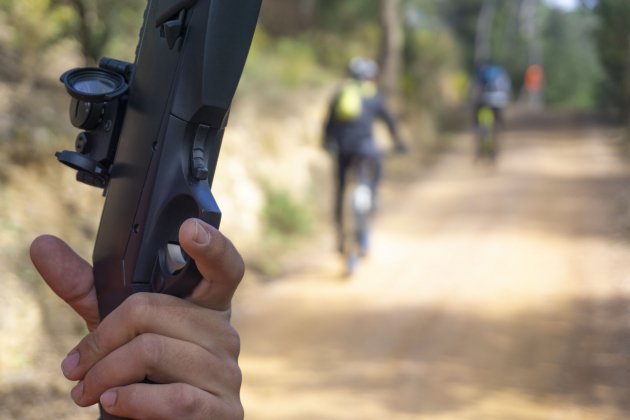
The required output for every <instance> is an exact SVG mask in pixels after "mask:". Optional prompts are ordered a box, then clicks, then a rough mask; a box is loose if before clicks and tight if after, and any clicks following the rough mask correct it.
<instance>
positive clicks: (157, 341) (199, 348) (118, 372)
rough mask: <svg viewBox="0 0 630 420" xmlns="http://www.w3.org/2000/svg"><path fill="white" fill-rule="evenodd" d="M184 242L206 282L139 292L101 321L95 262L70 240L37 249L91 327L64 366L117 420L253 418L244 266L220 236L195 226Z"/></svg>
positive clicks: (51, 278) (46, 271) (187, 228)
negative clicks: (234, 319) (248, 405)
mask: <svg viewBox="0 0 630 420" xmlns="http://www.w3.org/2000/svg"><path fill="white" fill-rule="evenodd" d="M179 240H180V244H181V246H182V248H183V249H184V250H185V251H186V253H187V254H188V255H189V256H190V257H191V258H193V259H194V260H195V262H196V264H197V267H198V268H199V271H200V272H201V274H202V275H203V276H204V279H205V280H204V281H202V282H201V283H200V284H199V285H198V286H197V287H196V288H195V290H194V291H193V293H192V294H191V296H190V297H188V298H187V299H179V298H176V297H173V296H168V295H163V294H153V293H138V294H135V295H132V296H130V297H129V298H128V299H127V300H125V302H123V304H122V305H120V306H119V307H118V308H116V309H115V310H114V311H113V312H112V313H111V314H109V315H108V316H107V317H106V318H105V319H104V320H103V321H102V322H100V323H99V317H98V306H97V302H96V292H95V289H94V281H93V277H92V268H91V267H90V266H89V264H88V263H87V262H85V261H84V260H82V259H81V258H80V257H79V256H78V255H77V254H76V253H75V252H74V251H72V250H71V249H70V247H68V245H66V244H65V243H64V242H63V241H61V240H60V239H57V238H54V237H51V236H43V237H40V238H37V239H36V240H35V241H34V242H33V244H32V246H31V258H32V260H33V263H34V265H35V267H36V268H37V269H38V271H39V272H40V273H41V275H42V277H43V278H44V280H45V281H46V283H48V285H49V286H50V287H51V288H52V290H53V291H54V292H55V293H56V294H57V295H59V296H60V297H61V298H62V299H63V300H64V301H66V302H67V303H68V304H69V305H70V306H71V307H72V308H74V309H75V311H76V312H77V313H78V314H79V315H80V316H81V317H83V319H84V320H85V321H86V323H87V326H88V329H89V330H90V333H89V334H88V335H87V336H86V337H84V338H83V339H82V340H81V342H80V343H79V344H78V345H77V346H76V347H75V348H74V349H73V350H72V351H71V352H70V353H69V355H68V356H67V357H66V359H65V360H64V361H63V363H62V370H63V372H64V375H65V376H66V377H67V378H68V379H71V380H78V381H80V382H79V383H78V384H77V385H76V386H75V387H74V389H73V390H72V391H71V396H72V398H73V400H74V401H75V402H76V403H77V404H78V405H80V406H88V405H92V404H95V403H97V402H98V401H99V400H100V402H101V404H102V405H103V407H104V408H105V410H106V411H107V412H108V413H110V414H112V415H115V416H121V417H130V418H139V419H140V418H156V419H161V418H165V419H167V418H170V419H172V418H187V419H188V418H190V419H195V418H220V419H223V418H229V419H233V418H242V417H243V409H242V406H241V403H240V398H239V393H240V384H241V372H240V369H239V367H238V363H237V358H238V353H239V350H240V343H239V337H238V334H237V332H236V331H235V330H234V329H233V327H232V326H231V325H230V322H229V318H230V302H231V298H232V295H233V293H234V291H235V289H236V287H237V286H238V283H239V282H240V280H241V278H242V276H243V273H244V264H243V260H242V258H241V257H240V255H239V253H238V251H237V250H236V249H235V248H234V246H233V245H232V243H231V242H230V241H229V240H228V239H227V238H225V237H224V236H223V235H222V234H221V233H220V232H219V231H218V230H216V229H214V228H212V227H211V226H209V225H207V224H205V223H203V222H200V221H197V220H194V219H193V220H188V221H186V222H184V224H183V225H182V227H181V229H180V233H179ZM144 379H149V380H150V381H152V382H154V384H147V383H140V382H142V381H143V380H144Z"/></svg>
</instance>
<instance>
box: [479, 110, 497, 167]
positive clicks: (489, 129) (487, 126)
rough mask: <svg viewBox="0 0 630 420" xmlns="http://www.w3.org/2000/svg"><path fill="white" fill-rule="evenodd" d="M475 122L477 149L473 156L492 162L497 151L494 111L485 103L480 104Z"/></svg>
mask: <svg viewBox="0 0 630 420" xmlns="http://www.w3.org/2000/svg"><path fill="white" fill-rule="evenodd" d="M476 123H477V125H476V131H477V132H476V136H477V150H476V154H475V157H476V159H477V160H487V161H490V162H494V161H495V160H496V158H497V153H498V142H497V132H498V130H497V118H496V113H495V111H494V110H493V109H492V108H491V107H489V106H487V105H482V106H480V107H479V109H478V110H477V114H476Z"/></svg>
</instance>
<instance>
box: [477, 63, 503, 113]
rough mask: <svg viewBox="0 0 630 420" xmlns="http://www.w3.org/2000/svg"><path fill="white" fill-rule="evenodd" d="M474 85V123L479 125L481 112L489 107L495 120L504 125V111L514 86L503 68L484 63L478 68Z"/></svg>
mask: <svg viewBox="0 0 630 420" xmlns="http://www.w3.org/2000/svg"><path fill="white" fill-rule="evenodd" d="M474 82H475V83H474V85H473V88H474V90H473V103H474V121H475V125H478V124H479V121H478V118H479V110H480V109H481V108H483V107H489V108H490V109H492V111H493V113H494V117H495V120H496V121H497V122H498V123H500V124H502V123H503V110H504V109H505V107H506V106H507V105H508V102H509V100H510V93H511V91H512V84H511V82H510V78H509V76H508V74H507V72H506V71H505V70H504V69H503V67H501V66H499V65H497V64H494V63H492V62H489V61H488V62H483V63H482V64H481V65H480V66H478V68H477V72H476V75H475V80H474Z"/></svg>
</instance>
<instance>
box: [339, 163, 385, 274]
mask: <svg viewBox="0 0 630 420" xmlns="http://www.w3.org/2000/svg"><path fill="white" fill-rule="evenodd" d="M342 200H343V202H342V211H341V219H340V220H339V224H338V226H337V228H338V230H339V231H338V236H339V250H340V251H341V253H342V255H343V257H344V260H345V266H346V275H348V276H351V275H352V274H353V273H354V272H355V270H356V268H357V265H358V263H359V260H360V259H361V258H362V257H364V256H365V255H366V254H367V252H368V249H369V240H370V219H371V217H372V215H373V213H374V210H375V204H376V203H375V197H374V161H373V158H370V157H369V156H354V157H353V158H352V160H351V162H350V165H349V168H348V171H347V175H346V184H345V188H344V193H343V197H342Z"/></svg>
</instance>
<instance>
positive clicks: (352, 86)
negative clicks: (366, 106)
mask: <svg viewBox="0 0 630 420" xmlns="http://www.w3.org/2000/svg"><path fill="white" fill-rule="evenodd" d="M362 111H363V92H362V89H361V86H360V85H359V84H358V83H356V82H353V81H350V82H347V83H345V84H344V85H343V86H342V87H341V89H340V91H339V93H338V94H337V96H336V98H335V103H334V105H333V115H334V118H335V120H337V121H342V122H351V121H354V120H356V119H357V118H359V117H360V116H361V112H362Z"/></svg>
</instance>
